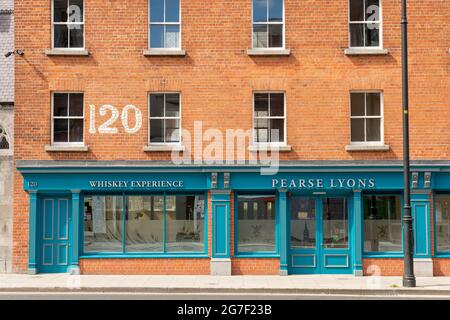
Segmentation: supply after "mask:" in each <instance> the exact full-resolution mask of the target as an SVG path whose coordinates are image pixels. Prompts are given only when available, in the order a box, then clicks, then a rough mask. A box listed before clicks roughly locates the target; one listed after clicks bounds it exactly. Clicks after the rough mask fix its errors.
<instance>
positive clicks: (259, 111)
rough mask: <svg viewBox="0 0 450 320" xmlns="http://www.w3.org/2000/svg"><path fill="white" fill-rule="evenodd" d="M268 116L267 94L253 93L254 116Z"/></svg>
mask: <svg viewBox="0 0 450 320" xmlns="http://www.w3.org/2000/svg"><path fill="white" fill-rule="evenodd" d="M268 115H269V94H268V93H255V116H256V117H267V116H268Z"/></svg>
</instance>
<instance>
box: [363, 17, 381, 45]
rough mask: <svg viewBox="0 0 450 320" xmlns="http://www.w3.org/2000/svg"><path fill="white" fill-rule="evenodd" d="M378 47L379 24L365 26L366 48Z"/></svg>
mask: <svg viewBox="0 0 450 320" xmlns="http://www.w3.org/2000/svg"><path fill="white" fill-rule="evenodd" d="M379 45H380V24H379V23H373V24H366V47H378V46H379Z"/></svg>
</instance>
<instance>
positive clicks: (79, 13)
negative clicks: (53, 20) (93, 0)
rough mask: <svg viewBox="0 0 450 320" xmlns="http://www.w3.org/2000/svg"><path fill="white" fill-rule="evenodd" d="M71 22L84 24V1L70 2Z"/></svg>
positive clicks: (71, 0) (75, 0)
mask: <svg viewBox="0 0 450 320" xmlns="http://www.w3.org/2000/svg"><path fill="white" fill-rule="evenodd" d="M69 22H83V0H70V2H69Z"/></svg>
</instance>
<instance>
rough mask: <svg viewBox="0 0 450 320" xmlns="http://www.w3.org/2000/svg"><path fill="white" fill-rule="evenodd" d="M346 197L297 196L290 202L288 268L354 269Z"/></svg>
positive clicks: (324, 271)
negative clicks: (351, 260)
mask: <svg viewBox="0 0 450 320" xmlns="http://www.w3.org/2000/svg"><path fill="white" fill-rule="evenodd" d="M347 202H348V200H347V198H346V197H335V198H332V197H321V196H309V197H304V196H294V197H292V198H291V199H290V200H289V206H290V213H291V214H290V216H291V219H290V237H289V239H290V241H289V242H290V243H289V248H290V249H289V252H290V259H289V272H290V273H291V274H348V273H351V272H352V268H351V263H350V259H351V255H350V241H349V239H350V237H349V234H350V233H349V221H348V218H349V208H348V203H347Z"/></svg>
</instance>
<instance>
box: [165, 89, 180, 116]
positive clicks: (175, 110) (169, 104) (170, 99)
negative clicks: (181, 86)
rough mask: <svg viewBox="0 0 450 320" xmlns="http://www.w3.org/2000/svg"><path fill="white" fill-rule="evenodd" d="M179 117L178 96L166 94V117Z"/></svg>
mask: <svg viewBox="0 0 450 320" xmlns="http://www.w3.org/2000/svg"><path fill="white" fill-rule="evenodd" d="M179 116H180V95H179V94H166V117H179Z"/></svg>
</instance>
